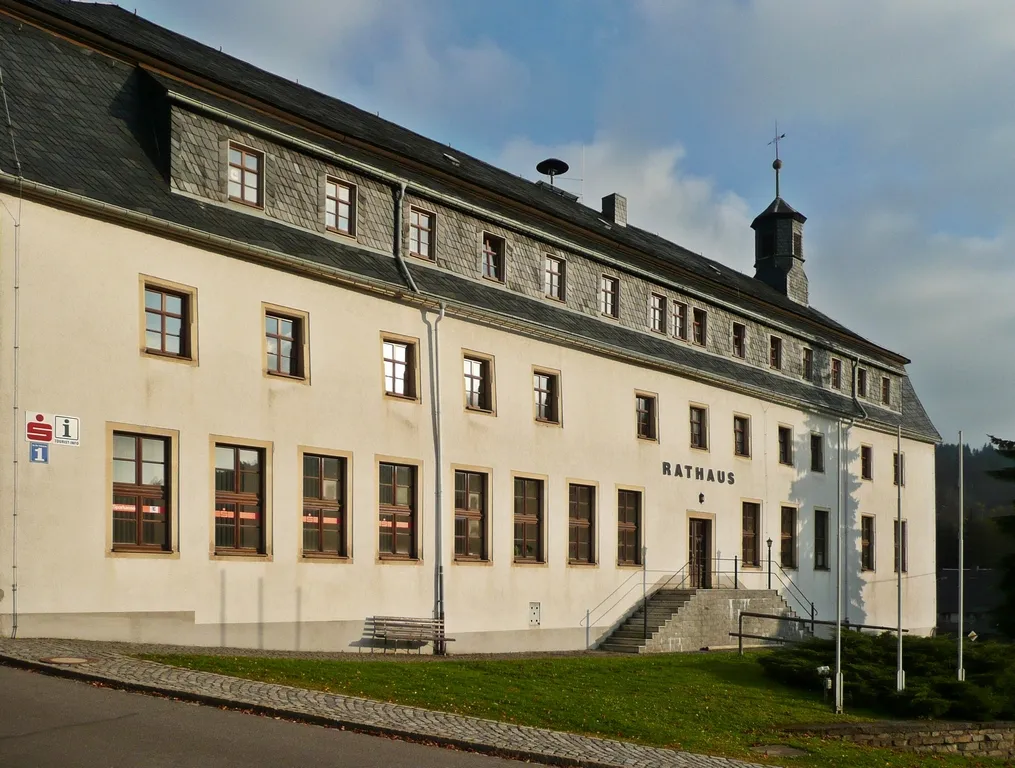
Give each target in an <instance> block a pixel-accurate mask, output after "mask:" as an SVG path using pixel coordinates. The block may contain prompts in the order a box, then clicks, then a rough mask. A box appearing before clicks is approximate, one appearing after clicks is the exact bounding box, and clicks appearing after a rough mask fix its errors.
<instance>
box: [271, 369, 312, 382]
mask: <svg viewBox="0 0 1015 768" xmlns="http://www.w3.org/2000/svg"><path fill="white" fill-rule="evenodd" d="M264 375H265V376H269V377H271V378H273V379H285V380H288V381H295V382H298V383H300V384H306V383H307V377H306V376H302V375H297V374H294V373H282V372H281V371H265V372H264Z"/></svg>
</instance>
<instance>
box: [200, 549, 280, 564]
mask: <svg viewBox="0 0 1015 768" xmlns="http://www.w3.org/2000/svg"><path fill="white" fill-rule="evenodd" d="M212 557H215V558H228V559H230V560H232V559H234V558H235V559H237V560H265V561H270V560H271V555H269V554H267V553H266V552H255V551H253V550H247V549H218V548H216V549H215V551H214V552H212Z"/></svg>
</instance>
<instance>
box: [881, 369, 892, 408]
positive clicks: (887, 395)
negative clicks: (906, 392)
mask: <svg viewBox="0 0 1015 768" xmlns="http://www.w3.org/2000/svg"><path fill="white" fill-rule="evenodd" d="M891 402H892V380H891V379H889V378H888V377H887V376H882V377H881V404H882V405H889V404H890V403H891Z"/></svg>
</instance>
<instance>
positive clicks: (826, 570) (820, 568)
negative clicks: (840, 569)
mask: <svg viewBox="0 0 1015 768" xmlns="http://www.w3.org/2000/svg"><path fill="white" fill-rule="evenodd" d="M814 570H815V571H820V572H821V573H829V572H830V571H831V570H832V569H831V568H829V567H828V566H827V565H815V566H814Z"/></svg>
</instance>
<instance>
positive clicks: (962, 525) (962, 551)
mask: <svg viewBox="0 0 1015 768" xmlns="http://www.w3.org/2000/svg"><path fill="white" fill-rule="evenodd" d="M965 453H966V451H965V448H964V446H963V444H962V430H961V429H960V430H959V681H960V682H961V681H964V680H965V679H966V668H965V667H964V666H962V641H963V639H964V637H963V634H964V632H965V631H966V630H965V618H966V604H965V579H966V571H965V567H966V506H965V497H964V496H963V493H964V491H965V486H964V482H965V458H966V457H965Z"/></svg>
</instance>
